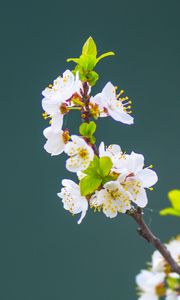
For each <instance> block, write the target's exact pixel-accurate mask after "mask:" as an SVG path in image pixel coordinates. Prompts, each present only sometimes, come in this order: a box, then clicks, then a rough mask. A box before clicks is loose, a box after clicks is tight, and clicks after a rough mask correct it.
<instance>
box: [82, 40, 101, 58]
mask: <svg viewBox="0 0 180 300" xmlns="http://www.w3.org/2000/svg"><path fill="white" fill-rule="evenodd" d="M82 54H84V55H93V56H95V57H96V56H97V47H96V44H95V42H94V40H93V38H92V37H91V36H90V37H89V38H88V39H87V41H86V42H85V44H84V45H83V48H82Z"/></svg>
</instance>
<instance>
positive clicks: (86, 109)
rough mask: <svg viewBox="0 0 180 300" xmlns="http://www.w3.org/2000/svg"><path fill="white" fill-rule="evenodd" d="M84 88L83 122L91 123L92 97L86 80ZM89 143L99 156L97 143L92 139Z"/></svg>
mask: <svg viewBox="0 0 180 300" xmlns="http://www.w3.org/2000/svg"><path fill="white" fill-rule="evenodd" d="M83 90H84V93H83V102H84V104H85V106H84V107H82V108H81V112H82V115H84V118H82V122H87V123H89V122H90V110H89V99H90V97H89V96H88V90H89V86H88V83H87V82H84V84H83ZM89 144H90V146H91V148H92V149H93V151H94V154H95V155H97V156H99V152H98V150H97V147H96V145H95V144H91V143H90V141H89Z"/></svg>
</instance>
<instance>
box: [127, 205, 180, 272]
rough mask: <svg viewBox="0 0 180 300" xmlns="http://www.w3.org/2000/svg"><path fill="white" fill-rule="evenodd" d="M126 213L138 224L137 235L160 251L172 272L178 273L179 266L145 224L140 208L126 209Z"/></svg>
mask: <svg viewBox="0 0 180 300" xmlns="http://www.w3.org/2000/svg"><path fill="white" fill-rule="evenodd" d="M127 214H128V215H129V216H131V217H132V218H133V219H134V220H135V221H136V223H137V224H138V225H139V228H138V233H139V235H140V236H142V237H143V238H144V239H145V240H146V241H147V242H148V243H150V244H152V245H153V246H154V247H155V248H156V249H157V250H158V251H159V252H160V253H161V255H162V256H163V257H164V259H165V260H166V261H167V262H168V264H169V265H170V267H171V271H172V272H176V273H177V274H180V266H178V264H177V263H176V261H175V260H174V259H173V258H172V256H171V254H170V252H169V251H168V249H167V248H166V246H165V245H164V244H162V243H161V241H160V239H158V238H157V237H156V236H155V235H154V234H153V233H152V231H151V230H150V228H149V227H148V226H147V224H146V223H145V221H144V219H143V214H142V210H141V209H140V208H137V209H134V208H132V209H131V210H129V211H128V213H127Z"/></svg>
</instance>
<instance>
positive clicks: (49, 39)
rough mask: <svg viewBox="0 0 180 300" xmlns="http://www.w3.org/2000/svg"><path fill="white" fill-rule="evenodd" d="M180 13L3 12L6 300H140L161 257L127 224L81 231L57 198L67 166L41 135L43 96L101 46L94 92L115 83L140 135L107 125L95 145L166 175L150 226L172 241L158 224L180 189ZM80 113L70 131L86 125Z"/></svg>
mask: <svg viewBox="0 0 180 300" xmlns="http://www.w3.org/2000/svg"><path fill="white" fill-rule="evenodd" d="M179 11H180V2H179V1H176V0H172V1H154V0H153V1H142V0H139V1H130V0H129V1H128V0H126V1H122V0H119V1H115V0H112V1H109V2H105V1H94V0H92V1H88V2H85V1H73V2H72V3H71V2H69V1H64V0H62V1H60V0H59V1H56V0H54V1H52V2H47V1H34V0H32V1H18V0H17V1H6V2H5V1H2V2H1V12H0V23H1V26H0V31H1V48H0V51H1V56H0V60H1V70H0V75H1V84H2V86H1V122H2V125H1V160H2V162H1V174H2V178H1V209H0V228H1V247H0V252H1V264H0V273H1V289H0V299H2V300H24V299H25V300H49V299H51V300H59V299H66V300H69V299H78V300H84V299H86V300H90V299H91V300H92V299H93V300H99V299H103V300H110V299H112V300H114V299H123V300H132V299H136V295H135V288H134V287H135V284H134V277H135V275H136V274H137V273H138V272H139V270H140V269H141V268H143V267H144V266H145V262H146V261H148V260H150V255H151V253H152V251H153V249H152V248H151V246H149V245H148V244H146V243H145V242H144V241H143V240H141V239H140V237H139V236H138V235H137V234H136V225H135V224H134V222H133V220H131V219H130V218H129V217H128V216H124V215H120V216H119V217H118V218H115V219H113V220H110V219H108V218H106V217H105V216H104V215H101V214H94V213H92V212H88V215H87V217H86V218H85V219H84V221H83V223H82V224H81V225H77V224H76V221H77V217H76V216H75V217H74V218H73V217H71V215H70V214H69V213H67V212H66V211H65V210H64V209H63V207H62V204H61V202H60V201H59V199H58V198H57V196H56V193H57V192H59V191H60V189H61V180H62V179H63V178H68V177H69V178H74V177H73V174H68V173H67V172H66V171H65V156H64V155H62V156H58V157H53V158H51V157H50V156H49V155H48V154H47V153H46V152H45V151H44V150H43V145H44V142H45V139H44V137H43V135H42V131H43V129H44V128H45V127H46V126H47V123H46V122H45V121H44V120H43V119H42V118H41V113H42V109H41V99H42V96H41V91H42V89H44V87H45V86H47V84H49V83H50V82H52V80H53V79H54V78H55V77H56V76H57V75H59V74H61V73H62V72H63V71H64V70H65V69H66V68H71V67H72V65H71V64H67V63H66V58H68V57H72V56H77V55H79V53H80V49H81V46H82V44H83V43H84V41H85V40H86V39H87V38H88V37H89V36H90V35H92V36H93V37H94V39H95V41H96V43H97V45H98V49H99V52H100V53H102V52H105V51H110V50H113V51H115V52H116V56H115V57H109V58H107V59H105V60H104V61H102V62H101V63H100V64H99V66H98V68H97V71H98V72H99V74H100V80H99V82H98V83H97V85H96V87H95V88H94V91H93V93H94V94H95V93H97V92H99V91H100V90H101V89H102V88H103V86H104V85H105V83H106V82H107V81H109V80H111V81H112V82H113V83H114V84H115V85H118V86H119V87H120V88H123V89H125V91H126V93H127V94H128V95H129V96H130V97H131V98H132V100H133V113H134V116H135V125H134V126H125V125H123V124H120V123H118V122H115V121H114V122H113V121H112V120H111V119H110V118H109V119H108V118H106V119H101V120H99V121H98V130H97V134H96V137H97V140H98V141H99V142H100V141H101V140H104V141H105V143H106V144H110V143H118V144H120V145H121V147H122V148H123V149H124V150H126V151H127V152H128V151H131V150H134V151H136V152H139V153H143V154H144V156H145V158H146V164H147V165H149V164H151V163H152V164H153V165H154V166H155V169H156V170H157V172H158V175H159V182H158V184H157V185H156V188H155V191H154V192H149V193H148V195H149V204H148V207H147V208H146V209H145V218H146V221H147V223H148V224H149V225H150V227H151V228H152V230H154V231H155V232H156V233H157V234H158V236H160V237H161V239H162V240H163V241H166V240H168V239H169V238H170V237H171V236H172V235H175V234H177V233H179V220H178V219H177V218H175V217H174V218H173V217H166V218H160V217H159V216H158V211H159V209H161V208H163V207H165V206H166V205H168V201H167V197H166V194H167V191H168V190H169V189H172V188H180V158H179V153H180V139H179V132H180V131H179V128H180V118H179V116H180V89H179V86H180V39H179V36H180V18H179ZM78 124H79V119H78V114H76V113H72V114H71V117H68V118H67V119H66V123H65V126H68V127H70V128H75V126H78Z"/></svg>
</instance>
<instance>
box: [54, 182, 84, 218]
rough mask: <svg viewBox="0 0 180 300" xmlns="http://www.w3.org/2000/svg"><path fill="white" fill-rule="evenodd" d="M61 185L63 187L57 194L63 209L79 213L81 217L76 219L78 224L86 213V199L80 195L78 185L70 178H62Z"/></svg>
mask: <svg viewBox="0 0 180 300" xmlns="http://www.w3.org/2000/svg"><path fill="white" fill-rule="evenodd" d="M62 185H63V186H64V187H63V188H62V189H61V192H60V193H58V194H57V195H58V196H59V197H60V198H61V199H62V202H63V206H64V209H66V210H68V211H69V212H71V213H72V214H79V213H81V217H80V219H79V221H78V224H80V223H81V221H82V219H83V218H84V217H85V215H86V212H87V209H88V201H87V199H86V198H85V197H83V196H81V193H80V189H79V185H77V184H76V183H75V182H73V181H72V180H68V179H64V180H62Z"/></svg>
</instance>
